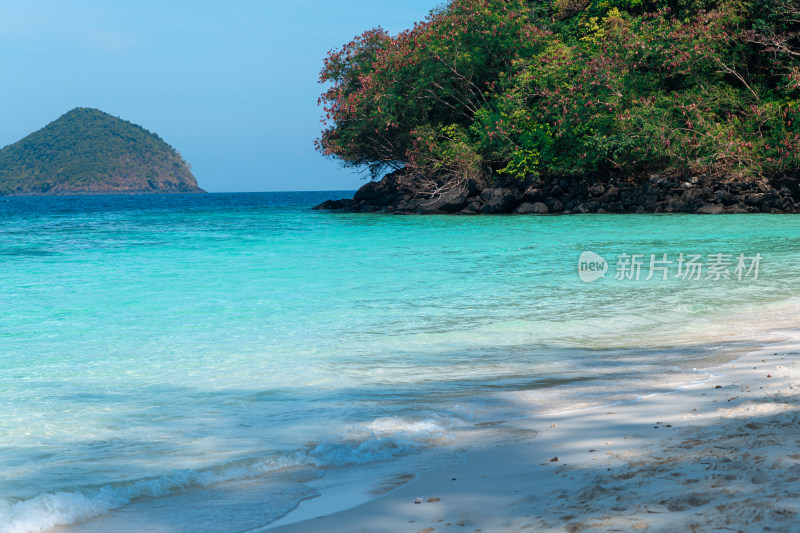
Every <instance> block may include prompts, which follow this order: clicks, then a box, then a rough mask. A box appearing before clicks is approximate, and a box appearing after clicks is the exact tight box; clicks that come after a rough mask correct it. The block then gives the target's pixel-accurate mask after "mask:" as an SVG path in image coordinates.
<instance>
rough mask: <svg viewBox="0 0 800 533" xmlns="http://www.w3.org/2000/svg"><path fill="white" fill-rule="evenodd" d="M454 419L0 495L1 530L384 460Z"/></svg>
mask: <svg viewBox="0 0 800 533" xmlns="http://www.w3.org/2000/svg"><path fill="white" fill-rule="evenodd" d="M457 424H459V422H458V421H457V420H455V419H453V420H449V419H441V420H434V419H423V420H409V419H404V418H400V417H385V418H377V419H375V420H373V421H371V422H369V423H366V424H362V425H358V426H354V427H353V428H351V429H350V430H348V431H346V432H345V433H344V434H342V435H339V436H336V437H332V438H330V439H328V440H326V441H323V442H321V443H318V444H316V445H314V446H311V447H309V448H308V449H307V450H306V451H304V452H296V453H292V454H286V455H282V456H277V457H270V458H268V459H262V460H258V461H255V462H250V463H246V464H240V465H236V466H228V467H224V468H220V469H217V470H201V471H198V470H189V469H185V470H174V471H172V472H170V473H169V474H167V475H164V476H160V477H154V478H148V479H141V480H137V481H132V482H126V483H118V484H113V485H104V486H101V487H99V488H92V489H84V490H80V491H59V492H47V493H43V494H39V495H38V496H36V497H34V498H31V499H27V500H22V501H18V502H15V503H9V502H3V501H0V532H1V533H34V532H38V531H45V530H47V529H50V528H52V527H55V526H59V525H68V524H74V523H78V522H82V521H85V520H88V519H91V518H93V517H96V516H99V515H101V514H104V513H107V512H109V511H112V510H114V509H119V508H120V507H123V506H125V505H127V504H129V503H130V502H131V501H133V500H135V499H137V498H157V497H162V496H167V495H170V494H174V493H177V492H181V491H184V490H187V489H190V488H193V487H201V488H208V487H213V486H215V485H218V484H220V483H224V482H227V481H235V480H244V479H252V478H256V477H259V476H262V475H265V474H269V473H270V472H274V471H276V470H280V469H283V468H288V467H293V466H301V465H306V466H311V467H314V468H335V467H339V466H348V465H356V464H366V463H372V462H377V461H384V460H388V459H392V458H394V457H398V456H403V455H408V454H411V453H416V452H418V451H420V450H421V449H423V448H426V447H429V446H432V445H437V444H444V443H446V442H449V440H450V439H451V436H450V428H452V427H453V426H455V425H457Z"/></svg>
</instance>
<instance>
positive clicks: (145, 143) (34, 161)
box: [0, 107, 204, 196]
mask: <svg viewBox="0 0 800 533" xmlns="http://www.w3.org/2000/svg"><path fill="white" fill-rule="evenodd" d="M190 192H204V191H203V190H202V189H200V188H199V187H198V186H197V181H196V180H195V178H194V176H193V175H192V172H191V170H190V169H189V165H188V164H187V163H186V161H184V160H183V158H182V157H181V155H180V154H179V153H178V152H177V150H175V149H174V148H173V147H171V146H170V145H169V144H167V143H166V142H164V141H163V140H162V139H161V138H160V137H159V136H158V135H156V134H155V133H151V132H149V131H147V130H146V129H144V128H142V127H141V126H138V125H136V124H133V123H131V122H128V121H125V120H122V119H119V118H116V117H112V116H111V115H108V114H106V113H103V112H102V111H99V110H97V109H91V108H86V107H78V108H75V109H73V110H72V111H69V112H68V113H66V114H64V115H62V116H61V117H59V118H58V119H57V120H55V121H53V122H51V123H50V124H48V125H47V126H45V127H44V128H42V129H40V130H38V131H36V132H34V133H31V134H30V135H28V136H27V137H25V138H24V139H22V140H20V141H18V142H16V143H14V144H12V145H9V146H6V147H5V148H3V149H2V150H0V196H8V195H40V194H48V195H61V194H115V193H120V194H131V193H190Z"/></svg>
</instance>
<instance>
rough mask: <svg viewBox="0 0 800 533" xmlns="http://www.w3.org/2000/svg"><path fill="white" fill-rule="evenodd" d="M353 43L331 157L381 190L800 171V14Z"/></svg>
mask: <svg viewBox="0 0 800 533" xmlns="http://www.w3.org/2000/svg"><path fill="white" fill-rule="evenodd" d="M354 43H355V44H353V43H351V44H350V45H348V47H345V48H344V49H343V50H342V51H340V52H335V53H333V54H332V55H331V56H330V57H329V59H328V61H327V62H326V69H325V70H323V75H322V79H323V81H324V82H326V83H329V84H330V88H329V90H328V91H326V93H325V94H324V95H323V97H322V102H323V104H325V106H326V111H327V113H328V114H327V119H328V127H327V129H326V130H325V131H324V132H323V135H322V137H321V139H320V140H319V148H320V150H321V151H322V152H323V153H325V154H326V155H330V156H333V157H336V158H339V159H340V160H342V161H343V162H344V163H345V164H348V165H352V166H366V167H368V168H369V169H370V170H371V171H372V172H373V174H374V175H378V174H379V173H380V172H381V171H382V170H383V169H384V168H386V167H387V166H388V167H392V168H398V167H406V168H408V169H410V170H412V171H416V172H419V173H426V174H432V173H433V174H436V173H439V174H443V175H446V174H451V175H461V176H462V177H463V175H466V174H469V173H474V172H476V171H480V170H484V171H488V170H491V171H492V172H495V173H497V174H500V175H503V176H507V177H513V178H529V177H538V176H542V175H545V176H546V175H598V174H601V175H607V174H609V173H620V174H631V175H633V174H636V173H640V172H643V171H647V170H650V169H664V168H668V167H669V168H676V169H693V170H695V169H704V170H712V171H717V172H728V173H734V174H739V175H751V176H768V175H780V174H790V173H796V172H798V170H800V124H799V123H798V119H800V7H799V6H798V4H797V2H796V0H739V1H728V0H536V1H532V2H520V1H517V0H453V1H451V2H450V3H448V4H446V5H445V6H443V7H442V8H440V9H439V10H437V11H436V12H434V13H433V14H432V15H431V16H430V17H429V18H428V19H427V20H426V21H425V22H423V23H421V24H418V25H417V26H415V28H414V29H413V30H409V31H408V32H404V33H402V34H400V35H398V36H397V37H391V36H389V35H387V34H386V33H385V32H380V31H373V32H367V33H366V34H364V36H362V37H361V38H359V39H357V40H356V41H354ZM354 80H357V81H354Z"/></svg>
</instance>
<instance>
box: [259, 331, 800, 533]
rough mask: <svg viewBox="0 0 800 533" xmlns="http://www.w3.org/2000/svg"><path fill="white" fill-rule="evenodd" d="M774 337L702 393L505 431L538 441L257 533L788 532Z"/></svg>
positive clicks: (793, 515)
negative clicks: (530, 433)
mask: <svg viewBox="0 0 800 533" xmlns="http://www.w3.org/2000/svg"><path fill="white" fill-rule="evenodd" d="M785 333H786V337H787V339H788V340H787V341H785V342H782V343H779V344H774V345H769V346H766V347H765V348H763V349H762V350H760V351H756V352H752V353H749V354H747V355H745V356H742V357H740V358H739V359H737V360H736V361H734V362H732V363H728V364H725V365H722V366H720V367H717V368H715V369H711V373H712V374H714V377H713V378H712V379H710V380H709V381H706V382H703V383H702V384H696V385H691V386H688V387H685V388H683V389H681V390H679V391H677V392H674V393H671V394H660V395H653V396H649V397H646V398H643V399H642V400H641V401H637V402H631V403H624V404H617V405H613V406H611V407H609V406H605V407H597V408H591V409H584V410H577V411H565V412H557V413H550V414H545V415H535V416H531V417H530V418H527V419H525V420H522V421H520V420H515V421H513V425H514V426H517V427H522V428H528V429H531V430H536V431H539V432H540V433H539V434H538V436H537V437H536V438H533V439H531V440H529V441H526V442H522V443H515V444H511V445H506V446H497V445H489V446H490V447H489V446H487V447H485V448H484V449H480V450H476V451H474V452H472V453H470V454H469V455H468V457H467V459H466V461H464V462H463V463H462V464H459V465H458V466H455V467H450V468H446V469H443V470H439V471H432V472H426V473H423V474H420V475H418V476H416V478H415V479H414V480H413V481H412V482H410V483H408V484H406V485H403V486H401V487H399V488H398V489H396V490H394V491H392V492H390V493H389V494H386V495H384V496H382V497H380V498H378V499H375V500H373V501H369V502H367V503H363V504H361V505H358V506H357V507H354V508H351V509H349V510H345V511H340V512H336V513H334V514H326V513H329V512H330V510H331V509H333V508H336V507H337V506H341V505H342V497H341V494H337V493H336V491H331V492H330V493H323V494H322V495H321V496H320V497H318V498H315V499H312V500H307V501H305V502H303V503H302V504H301V505H300V506H299V507H298V509H297V510H295V511H294V512H293V513H290V514H289V515H288V516H287V517H285V518H284V519H282V520H280V521H279V522H277V523H276V524H273V527H271V528H268V529H269V531H270V532H274V533H290V532H355V531H365V532H412V533H414V532H418V533H420V532H424V533H431V532H446V531H474V532H502V531H569V532H578V531H586V532H590V531H800V515H798V513H800V355H799V353H800V333H798V332H795V331H791V332H785ZM556 458H557V459H556ZM417 502H419V503H417ZM319 515H325V516H320V517H318V518H314V517H316V516H319ZM292 521H295V522H293V523H292Z"/></svg>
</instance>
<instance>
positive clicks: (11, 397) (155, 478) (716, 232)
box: [0, 192, 800, 533]
mask: <svg viewBox="0 0 800 533" xmlns="http://www.w3.org/2000/svg"><path fill="white" fill-rule="evenodd" d="M347 195H348V193H341V192H338V193H258V194H209V195H186V196H183V195H180V196H95V197H60V198H46V197H45V198H0V531H2V532H15V533H16V532H29V531H40V530H46V529H48V528H51V527H53V526H55V525H58V524H74V523H79V522H84V521H86V520H90V522H89V524H91V523H92V521H97V520H103V519H104V517H108V516H113V515H114V514H115V513H117V514H119V513H124V512H125V511H126V509H135V508H140V509H142V512H141V513H140V514H141V516H145V517H147V519H148V520H156V521H161V522H159V523H161V524H162V525H164V527H167V528H168V529H169V530H180V529H181V528H183V529H185V530H187V531H191V530H197V524H196V523H193V522H192V521H193V520H195V521H196V520H200V519H201V520H202V522H201V523H202V525H203V528H202V529H204V530H206V531H209V530H215V529H216V530H219V531H230V530H234V529H236V530H245V529H248V528H256V527H260V526H263V525H266V524H269V523H270V522H272V521H273V520H276V519H278V518H280V517H281V516H283V515H285V514H286V513H287V512H289V511H290V510H291V509H293V508H294V507H295V506H297V504H298V502H300V501H301V500H303V499H306V498H310V497H313V496H314V495H316V494H317V492H318V490H319V487H320V486H323V485H324V484H325V483H328V484H333V485H335V483H336V479H339V478H341V479H345V478H346V477H347V475H348V472H353V471H356V470H359V471H363V472H366V473H372V474H374V478H375V479H374V480H370V478H369V476H367V477H366V478H364V481H363V483H364V484H365V485H369V484H370V483H372V482H373V481H374V482H376V483H378V482H380V481H381V479H383V480H384V481H385V476H388V475H390V474H396V473H399V472H402V471H406V470H411V471H413V469H414V468H419V467H421V465H427V466H429V465H431V464H435V463H436V461H438V460H439V459H437V457H439V456H438V455H437V453H438V452H437V450H439V451H441V450H445V449H448V450H452V449H456V448H458V449H459V450H461V449H466V448H469V447H470V446H473V445H476V443H477V442H480V441H481V440H483V441H485V440H486V439H487V438H488V439H500V440H502V439H504V438H514V437H513V432H512V431H510V430H509V431H507V432H505V433H504V429H503V424H495V422H499V421H509V420H513V419H514V418H515V417H519V416H523V415H524V414H525V413H529V412H531V411H537V410H553V409H563V408H569V407H578V406H583V405H590V404H593V403H598V402H612V401H619V400H629V399H634V398H636V397H637V396H640V395H642V394H646V393H648V392H653V391H666V390H671V389H673V388H674V387H676V386H679V385H680V384H684V383H687V382H691V381H696V380H700V379H704V377H705V376H706V375H707V374H704V373H702V372H700V371H694V370H693V369H694V368H703V367H707V366H710V365H712V364H715V363H717V362H720V361H721V360H724V359H725V358H726V357H727V358H730V357H733V355H732V354H735V353H736V350H737V349H738V350H740V349H742V348H743V347H747V346H751V345H756V344H759V343H763V342H765V341H767V340H769V339H771V338H774V337H773V336H771V335H770V334H769V332H770V331H771V330H772V329H774V328H776V327H783V326H791V325H795V322H796V317H797V311H798V299H797V295H798V291H799V290H800V289H798V287H799V286H800V285H798V281H800V271H799V270H798V266H797V265H798V262H800V217H797V216H788V215H787V216H781V215H733V216H695V215H670V216H660V215H628V216H615V215H580V216H554V217H524V216H523V217H520V216H481V217H458V216H424V217H423V216H392V215H376V214H363V215H362V214H331V213H324V212H319V211H312V210H311V206H313V205H314V204H316V203H318V202H320V201H322V200H325V199H328V198H334V197H335V198H338V197H344V196H347ZM585 251H592V252H594V253H596V254H598V255H599V256H600V257H602V258H603V259H604V260H605V261H606V266H607V268H608V270H607V272H606V273H605V276H604V277H602V278H600V279H598V280H596V281H593V282H584V281H581V277H580V276H579V261H578V259H579V257H580V255H581V253H582V252H585ZM664 254H667V255H666V257H665V256H664ZM681 254H683V257H681ZM717 254H722V255H721V256H718V255H717ZM757 254H758V255H757ZM692 256H699V257H696V258H695V259H694V260H693V261H691V259H692ZM681 259H682V260H683V262H681ZM651 261H655V262H653V263H652V265H651ZM598 264H600V265H601V263H599V262H598ZM637 265H639V266H638V267H637ZM692 265H694V266H692ZM698 265H699V266H698ZM601 266H602V265H601ZM651 266H654V267H656V268H655V269H652V270H651V268H650V267H651ZM690 266H692V268H695V269H696V268H700V269H701V270H700V271H699V273H698V272H697V270H694V271H689V267H690ZM659 267H661V268H660V269H659ZM596 268H600V267H596ZM756 268H757V276H756ZM585 269H586V270H585V272H584V274H587V273H588V272H589V270H588V269H589V266H588V265H585ZM687 271H688V273H689V275H687ZM651 274H652V276H651ZM665 274H666V276H667V279H666V280H664V279H663V277H664V275H665ZM637 276H638V277H639V279H638V280H637V279H636V277H637ZM615 277H617V278H620V277H621V278H623V279H615ZM648 277H650V279H647V278H648ZM717 277H718V278H719V279H717ZM697 278H699V279H697ZM726 278H728V279H726ZM739 278H741V279H739ZM484 428H492V430H491V431H492V433H491V434H488V433H482V432H483V431H488V430H485V429H484ZM449 453H450V452H448V455H449ZM400 465H402V466H400ZM223 494H224V496H221V495H223ZM210 495H213V497H211V496H210ZM226 498H227V500H226ZM208 501H213V502H215V505H217V507H214V505H205V506H204V507H203V512H204V513H205V514H203V513H199V511H197V509H196V508H193V507H192V506H195V507H196V506H197V505H199V504H198V503H197V502H208ZM220 501H222V503H220ZM226 501H227V502H228V503H229V504H230V505H229V506H228V507H225V502H226ZM198 513H199V514H198ZM198 516H199V517H200V518H198ZM223 517H224V518H223ZM137 520H144V519H143V518H141V517H140V518H137ZM232 523H234V524H235V525H236V527H234V528H233V529H231V524H232ZM142 524H144V523H142Z"/></svg>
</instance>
